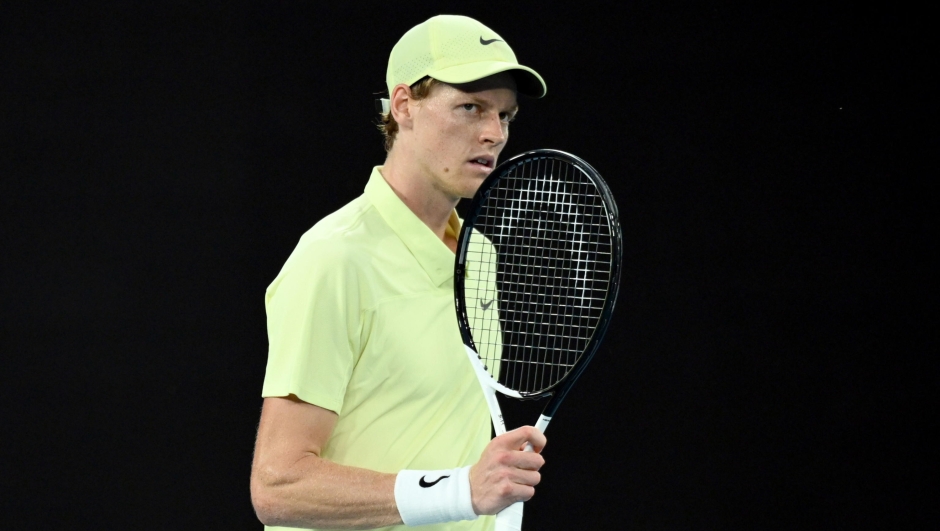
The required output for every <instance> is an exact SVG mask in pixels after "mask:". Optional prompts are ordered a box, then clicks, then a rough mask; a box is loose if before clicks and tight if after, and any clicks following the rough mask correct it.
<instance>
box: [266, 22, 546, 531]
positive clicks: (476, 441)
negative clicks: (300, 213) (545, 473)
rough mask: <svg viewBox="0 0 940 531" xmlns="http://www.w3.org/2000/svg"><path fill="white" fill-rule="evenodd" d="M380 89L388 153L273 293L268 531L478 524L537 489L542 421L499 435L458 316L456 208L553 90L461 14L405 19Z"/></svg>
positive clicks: (307, 237)
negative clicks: (522, 108)
mask: <svg viewBox="0 0 940 531" xmlns="http://www.w3.org/2000/svg"><path fill="white" fill-rule="evenodd" d="M386 82H387V84H388V90H389V100H387V101H386V102H385V105H386V107H387V110H386V112H385V113H383V126H382V127H383V130H384V132H385V134H386V148H387V149H388V156H387V158H386V160H385V164H384V165H383V166H380V167H376V168H374V169H373V170H372V174H371V176H370V178H369V181H368V184H367V185H366V188H365V193H364V194H363V195H362V196H360V197H359V198H357V199H355V200H354V201H352V202H351V203H349V204H348V205H346V206H345V207H343V208H342V209H340V210H339V211H337V212H335V213H333V214H331V215H329V216H327V217H326V218H324V219H323V220H321V221H320V222H319V223H317V224H316V225H315V226H314V227H313V228H312V229H311V230H310V231H308V232H307V233H306V234H304V236H303V237H302V238H301V240H300V243H299V244H298V246H297V248H296V249H295V250H294V252H293V254H291V256H290V258H289V259H288V260H287V263H286V264H285V265H284V267H283V269H282V270H281V272H280V274H279V275H278V276H277V278H276V279H275V280H274V282H273V283H272V284H271V285H270V286H269V287H268V290H267V293H266V296H265V305H266V310H267V315H268V320H267V323H268V338H269V343H270V348H269V353H268V365H267V372H266V374H265V380H264V388H263V391H262V394H263V396H264V397H265V399H264V406H263V409H262V413H261V422H260V426H259V429H258V438H257V442H256V447H255V457H254V463H253V468H252V475H251V495H252V502H253V503H254V507H255V511H256V512H257V514H258V517H259V518H260V520H261V521H262V522H264V523H265V524H266V525H268V526H288V527H307V528H329V529H335V528H355V529H363V528H379V527H386V526H397V525H401V524H406V525H428V526H427V527H425V528H424V529H428V530H457V529H466V530H484V529H489V528H491V527H492V518H478V517H477V516H478V515H492V514H495V513H497V512H498V511H500V510H501V509H503V508H505V507H507V506H509V505H510V504H512V503H514V502H517V501H521V500H528V499H529V498H530V497H532V495H533V494H534V492H535V490H534V486H535V485H536V484H537V483H538V482H539V472H538V470H539V469H540V468H541V466H542V464H543V463H544V461H543V459H542V457H541V456H540V455H539V453H538V452H539V451H541V449H542V447H543V446H544V445H545V437H544V436H543V435H542V434H541V433H539V432H538V430H536V429H534V428H531V427H523V428H520V429H517V430H514V431H511V432H509V433H506V434H505V435H502V436H500V437H497V438H495V439H493V440H492V441H491V440H490V419H489V413H488V409H487V407H486V403H485V401H484V398H483V394H482V392H481V390H480V386H479V383H478V382H477V380H476V376H475V374H474V372H473V370H472V368H471V366H470V364H469V362H468V361H467V358H466V353H465V351H464V347H463V344H462V342H461V338H460V333H459V331H458V327H457V321H456V316H455V311H454V306H453V305H454V303H453V300H454V293H453V265H454V254H453V251H454V249H455V248H456V245H457V240H456V238H457V234H458V233H459V227H460V222H459V220H458V218H457V215H456V213H455V211H454V207H455V206H456V204H457V202H458V201H459V200H460V198H463V197H472V196H473V194H474V193H475V192H476V190H477V188H478V187H479V186H480V184H481V183H482V182H483V180H484V179H485V178H486V176H487V175H489V174H490V172H492V171H493V168H494V167H495V165H496V162H497V158H498V156H499V154H500V152H501V151H502V149H503V148H504V147H505V144H506V140H507V137H508V132H509V122H510V121H511V120H512V118H513V116H514V115H515V113H516V111H517V109H518V107H517V102H516V94H517V92H518V93H521V94H525V95H528V96H533V97H541V96H543V95H544V94H545V83H544V82H543V81H542V78H541V77H540V76H539V75H538V74H537V73H536V72H535V71H533V70H532V69H530V68H528V67H525V66H521V65H519V63H518V62H517V61H516V57H515V55H514V54H513V52H512V50H511V49H510V48H509V45H508V44H506V42H505V41H504V40H503V39H502V38H501V37H500V36H499V35H497V34H496V33H495V32H493V31H492V30H490V29H489V28H487V27H486V26H484V25H482V24H480V23H479V22H477V21H475V20H473V19H470V18H466V17H458V16H438V17H434V18H431V19H430V20H428V21H426V22H424V23H422V24H419V25H418V26H416V27H414V28H412V29H411V30H409V31H408V32H407V33H406V34H405V35H404V36H403V37H402V38H401V40H400V41H399V42H398V43H397V44H396V45H395V47H394V49H393V50H392V53H391V56H390V58H389V63H388V72H387V76H386ZM344 177H345V176H344ZM526 443H530V444H532V446H533V447H534V448H535V453H532V452H524V451H522V450H523V448H524V447H525V445H526ZM270 528H271V527H269V529H270Z"/></svg>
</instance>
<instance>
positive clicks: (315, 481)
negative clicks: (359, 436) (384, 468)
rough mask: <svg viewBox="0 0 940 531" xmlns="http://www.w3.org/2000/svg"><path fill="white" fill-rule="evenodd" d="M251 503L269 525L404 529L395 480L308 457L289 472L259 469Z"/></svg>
mask: <svg viewBox="0 0 940 531" xmlns="http://www.w3.org/2000/svg"><path fill="white" fill-rule="evenodd" d="M251 499H252V503H253V504H254V506H255V512H256V513H257V515H258V518H259V519H260V520H261V521H262V523H264V524H265V525H278V526H287V527H306V528H311V527H313V528H329V529H371V528H376V527H383V526H389V525H395V524H400V523H401V517H400V515H399V513H398V509H397V506H396V505H395V474H383V473H380V472H375V471H372V470H365V469H362V468H355V467H349V466H343V465H338V464H336V463H333V462H331V461H328V460H326V459H323V458H320V457H317V456H316V455H313V454H311V455H309V456H307V457H304V458H302V459H300V460H299V461H297V462H296V463H293V464H291V465H289V466H286V467H278V466H276V465H275V466H272V465H265V464H261V463H256V466H255V469H254V470H253V473H252V478H251Z"/></svg>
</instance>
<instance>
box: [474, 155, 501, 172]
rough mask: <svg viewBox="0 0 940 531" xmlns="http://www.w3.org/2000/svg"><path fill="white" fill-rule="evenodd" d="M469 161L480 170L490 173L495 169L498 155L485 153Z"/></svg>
mask: <svg viewBox="0 0 940 531" xmlns="http://www.w3.org/2000/svg"><path fill="white" fill-rule="evenodd" d="M469 163H470V164H471V165H472V166H474V167H475V168H477V169H478V170H480V171H482V172H484V173H487V174H489V173H490V172H491V171H493V166H494V165H495V164H496V157H493V156H491V155H483V156H480V157H474V158H472V159H470V160H469Z"/></svg>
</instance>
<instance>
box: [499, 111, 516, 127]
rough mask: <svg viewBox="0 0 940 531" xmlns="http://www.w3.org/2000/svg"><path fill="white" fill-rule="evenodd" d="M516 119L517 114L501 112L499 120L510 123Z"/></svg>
mask: <svg viewBox="0 0 940 531" xmlns="http://www.w3.org/2000/svg"><path fill="white" fill-rule="evenodd" d="M515 119H516V114H515V113H511V112H501V113H499V120H500V121H501V122H503V123H507V124H508V123H509V122H511V121H513V120H515Z"/></svg>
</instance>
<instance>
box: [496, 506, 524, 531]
mask: <svg viewBox="0 0 940 531" xmlns="http://www.w3.org/2000/svg"><path fill="white" fill-rule="evenodd" d="M522 507H523V502H516V503H514V504H512V505H510V506H509V507H506V508H505V509H503V510H502V511H500V512H499V513H498V514H497V515H496V531H521V529H522Z"/></svg>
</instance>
